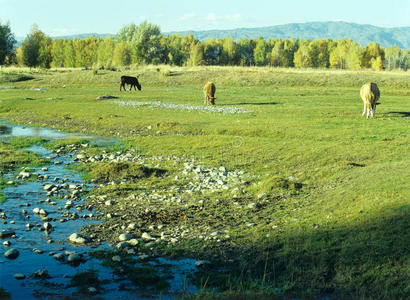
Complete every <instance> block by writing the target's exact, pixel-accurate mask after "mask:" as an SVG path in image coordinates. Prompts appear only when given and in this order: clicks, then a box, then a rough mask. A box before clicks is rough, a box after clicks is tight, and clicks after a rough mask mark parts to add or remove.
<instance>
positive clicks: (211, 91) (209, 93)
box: [204, 82, 216, 105]
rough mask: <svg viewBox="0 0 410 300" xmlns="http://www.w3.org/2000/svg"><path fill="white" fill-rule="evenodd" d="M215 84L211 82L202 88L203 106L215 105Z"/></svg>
mask: <svg viewBox="0 0 410 300" xmlns="http://www.w3.org/2000/svg"><path fill="white" fill-rule="evenodd" d="M215 90H216V88H215V84H213V82H208V83H207V84H205V86H204V96H205V102H204V104H206V105H208V104H212V105H215V99H216V98H215Z"/></svg>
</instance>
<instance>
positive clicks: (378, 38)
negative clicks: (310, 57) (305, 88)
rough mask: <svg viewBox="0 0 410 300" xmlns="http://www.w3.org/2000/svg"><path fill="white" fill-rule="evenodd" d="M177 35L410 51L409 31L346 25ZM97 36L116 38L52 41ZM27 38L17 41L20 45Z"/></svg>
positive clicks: (312, 24) (317, 24)
mask: <svg viewBox="0 0 410 300" xmlns="http://www.w3.org/2000/svg"><path fill="white" fill-rule="evenodd" d="M173 33H177V34H179V35H187V34H193V35H194V36H195V38H197V39H199V40H207V39H210V38H216V39H218V38H225V37H228V36H230V37H232V38H233V39H234V40H239V39H240V38H246V39H256V38H258V37H263V38H264V39H279V38H281V39H290V38H295V39H303V40H305V39H310V40H315V39H327V38H330V39H332V40H338V39H352V40H354V41H356V42H357V43H359V44H360V45H362V46H366V45H368V44H369V43H371V42H377V43H378V44H380V45H382V46H383V47H385V48H388V47H390V46H393V45H396V46H398V47H400V48H402V49H410V27H395V28H385V27H377V26H372V25H361V24H355V23H347V22H309V23H292V24H285V25H277V26H269V27H258V28H238V29H229V30H224V29H222V30H204V31H174V32H164V34H165V35H170V34H173ZM89 36H95V37H99V38H103V39H104V38H106V37H107V36H112V37H114V36H115V34H97V33H86V34H77V35H69V36H59V37H53V39H58V38H62V39H74V38H81V39H83V38H86V37H89ZM23 40H24V38H17V41H18V42H19V44H21V42H22V41H23Z"/></svg>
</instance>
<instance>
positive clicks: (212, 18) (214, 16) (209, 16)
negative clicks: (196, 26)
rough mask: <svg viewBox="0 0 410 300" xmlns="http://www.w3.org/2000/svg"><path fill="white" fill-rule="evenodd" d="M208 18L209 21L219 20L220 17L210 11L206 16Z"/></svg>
mask: <svg viewBox="0 0 410 300" xmlns="http://www.w3.org/2000/svg"><path fill="white" fill-rule="evenodd" d="M206 19H207V20H208V21H217V19H218V17H217V16H216V14H215V13H209V14H208V15H207V16H206Z"/></svg>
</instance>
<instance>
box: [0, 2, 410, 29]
mask: <svg viewBox="0 0 410 300" xmlns="http://www.w3.org/2000/svg"><path fill="white" fill-rule="evenodd" d="M144 20H147V21H148V22H149V23H154V24H157V25H159V26H160V28H161V30H162V31H163V32H168V31H180V30H208V29H233V28H241V27H263V26H272V25H281V24H287V23H303V22H311V21H346V22H353V23H358V24H371V25H375V26H382V27H399V26H410V0H383V1H379V0H342V1H331V0H281V1H276V0H266V1H261V0H251V1H249V0H247V1H241V0H228V1H222V0H219V1H214V0H207V1H195V0H191V1H185V0H182V1H178V0H174V1H170V0H168V1H162V0H161V1H155V0H151V1H150V0H145V1H132V0H110V1H107V0H99V1H95V0H81V1H80V0H65V1H61V0H0V21H1V23H2V24H4V23H5V22H7V21H9V22H10V27H11V30H12V32H13V33H14V34H15V36H17V37H25V36H26V35H27V33H28V32H29V31H30V28H31V26H32V25H33V24H34V23H36V24H37V25H38V27H39V28H40V29H41V30H42V31H43V32H44V33H46V34H47V35H49V36H59V35H70V34H79V33H91V32H92V33H117V32H118V31H119V30H120V29H121V27H123V26H124V25H128V24H131V23H135V24H139V23H140V22H142V21H144Z"/></svg>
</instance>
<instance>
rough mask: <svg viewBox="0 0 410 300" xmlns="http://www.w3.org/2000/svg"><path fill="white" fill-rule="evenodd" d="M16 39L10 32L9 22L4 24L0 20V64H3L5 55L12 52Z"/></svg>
mask: <svg viewBox="0 0 410 300" xmlns="http://www.w3.org/2000/svg"><path fill="white" fill-rule="evenodd" d="M15 44H16V39H15V38H14V34H13V33H12V32H11V29H10V24H9V22H7V23H5V24H4V25H2V24H1V22H0V65H2V64H4V62H5V60H6V57H7V56H9V55H12V54H13V53H14V45H15Z"/></svg>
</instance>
